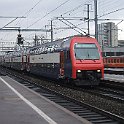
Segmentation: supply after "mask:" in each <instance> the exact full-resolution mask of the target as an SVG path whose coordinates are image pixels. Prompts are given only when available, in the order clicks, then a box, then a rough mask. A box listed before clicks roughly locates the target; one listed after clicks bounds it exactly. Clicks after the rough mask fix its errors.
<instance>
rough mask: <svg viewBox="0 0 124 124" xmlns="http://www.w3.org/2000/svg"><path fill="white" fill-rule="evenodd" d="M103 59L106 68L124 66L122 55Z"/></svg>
mask: <svg viewBox="0 0 124 124" xmlns="http://www.w3.org/2000/svg"><path fill="white" fill-rule="evenodd" d="M103 60H104V66H105V67H106V68H124V56H109V57H104V59H103Z"/></svg>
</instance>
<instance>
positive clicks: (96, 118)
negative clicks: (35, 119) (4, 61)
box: [3, 71, 124, 124]
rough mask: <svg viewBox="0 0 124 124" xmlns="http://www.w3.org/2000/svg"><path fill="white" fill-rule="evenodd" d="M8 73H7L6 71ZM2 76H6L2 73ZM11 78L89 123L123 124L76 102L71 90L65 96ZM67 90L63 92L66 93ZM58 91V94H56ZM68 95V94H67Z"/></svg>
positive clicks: (81, 102) (20, 78)
mask: <svg viewBox="0 0 124 124" xmlns="http://www.w3.org/2000/svg"><path fill="white" fill-rule="evenodd" d="M7 73H8V71H7ZM3 75H6V73H5V72H4V73H3ZM9 76H11V77H12V78H14V79H15V80H17V81H18V82H20V83H22V84H23V85H25V86H27V87H28V88H30V89H32V90H34V91H35V92H37V93H39V94H41V95H43V96H45V97H47V98H48V99H50V100H51V101H54V102H55V103H57V104H59V105H61V106H63V107H65V108H66V109H68V110H70V111H72V112H74V113H75V114H78V115H79V116H81V117H83V118H86V119H87V120H89V121H91V122H92V123H94V124H99V123H100V124H103V123H104V124H123V123H124V118H123V117H120V116H117V115H114V114H112V113H109V112H107V111H105V110H102V109H99V108H97V107H94V106H92V105H89V104H86V103H85V102H83V101H81V100H77V99H75V98H73V97H72V96H73V95H75V94H73V93H72V92H73V91H71V90H73V89H69V90H68V92H69V93H70V91H71V94H70V95H67V93H65V94H64V93H63V92H60V90H53V89H57V87H55V88H53V89H52V88H50V87H46V86H43V85H42V86H41V85H40V83H38V82H34V81H31V80H30V79H26V78H25V77H24V78H23V76H22V75H21V76H19V75H15V74H11V75H10V74H9ZM56 86H58V87H61V86H60V85H56ZM52 87H54V86H52ZM67 89H68V88H66V89H65V90H66V91H67ZM58 91H59V92H58ZM69 93H68V94H69Z"/></svg>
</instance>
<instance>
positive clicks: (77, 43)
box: [70, 37, 104, 85]
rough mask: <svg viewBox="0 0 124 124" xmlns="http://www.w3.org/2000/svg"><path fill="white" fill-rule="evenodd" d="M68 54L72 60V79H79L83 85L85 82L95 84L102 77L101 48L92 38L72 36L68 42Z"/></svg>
mask: <svg viewBox="0 0 124 124" xmlns="http://www.w3.org/2000/svg"><path fill="white" fill-rule="evenodd" d="M70 55H71V61H72V79H79V80H80V83H82V84H83V85H85V83H86V85H87V84H88V83H89V84H91V83H93V84H92V85H96V83H97V82H98V80H99V79H101V78H103V77H104V66H103V59H102V56H101V50H100V47H99V45H98V43H97V41H96V40H95V39H94V38H90V37H77V38H76V37H75V38H73V39H72V40H71V44H70ZM88 81H89V82H88ZM94 82H95V83H94Z"/></svg>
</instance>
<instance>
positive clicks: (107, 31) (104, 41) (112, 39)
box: [98, 22, 118, 47]
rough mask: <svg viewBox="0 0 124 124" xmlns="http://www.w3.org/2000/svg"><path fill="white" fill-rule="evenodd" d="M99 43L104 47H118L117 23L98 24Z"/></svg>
mask: <svg viewBox="0 0 124 124" xmlns="http://www.w3.org/2000/svg"><path fill="white" fill-rule="evenodd" d="M98 42H99V43H100V45H101V46H103V47H115V46H118V27H117V26H116V25H115V23H113V22H107V23H101V24H98Z"/></svg>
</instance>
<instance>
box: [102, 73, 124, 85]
mask: <svg viewBox="0 0 124 124" xmlns="http://www.w3.org/2000/svg"><path fill="white" fill-rule="evenodd" d="M104 80H111V81H116V82H123V83H124V75H115V74H105V75H104Z"/></svg>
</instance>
